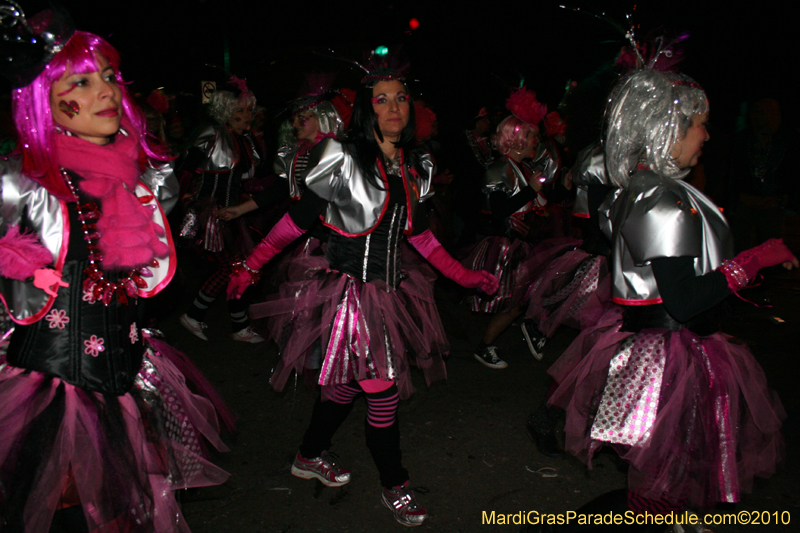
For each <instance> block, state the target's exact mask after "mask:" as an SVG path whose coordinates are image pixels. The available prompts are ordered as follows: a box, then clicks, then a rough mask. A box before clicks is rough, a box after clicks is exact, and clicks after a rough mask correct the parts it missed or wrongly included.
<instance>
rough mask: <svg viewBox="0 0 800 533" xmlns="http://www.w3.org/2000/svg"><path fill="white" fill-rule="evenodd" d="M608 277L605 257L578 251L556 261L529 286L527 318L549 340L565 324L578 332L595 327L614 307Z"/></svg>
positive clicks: (570, 252)
mask: <svg viewBox="0 0 800 533" xmlns="http://www.w3.org/2000/svg"><path fill="white" fill-rule="evenodd" d="M608 274H609V273H608V265H607V260H606V258H605V257H603V256H602V255H590V254H588V253H587V252H585V251H583V250H580V249H578V250H570V251H568V252H566V253H564V254H563V255H561V256H558V257H556V258H554V259H553V260H552V261H551V262H550V263H549V264H548V265H547V266H546V267H545V268H544V269H543V271H542V272H541V275H540V276H538V277H537V279H535V280H534V282H533V283H532V284H531V286H530V289H529V292H528V309H527V311H526V313H525V317H526V318H529V319H532V320H533V321H534V322H535V323H536V324H538V326H539V330H540V331H541V332H542V333H544V335H545V336H547V337H551V336H552V335H553V333H555V331H556V329H558V327H559V326H560V325H562V324H564V325H566V326H569V327H573V328H576V329H579V330H583V329H585V328H588V327H591V326H593V325H594V324H596V323H597V321H598V320H600V317H601V316H602V314H603V312H604V311H605V310H606V308H608V306H609V305H610V304H611V277H610V276H609V275H608Z"/></svg>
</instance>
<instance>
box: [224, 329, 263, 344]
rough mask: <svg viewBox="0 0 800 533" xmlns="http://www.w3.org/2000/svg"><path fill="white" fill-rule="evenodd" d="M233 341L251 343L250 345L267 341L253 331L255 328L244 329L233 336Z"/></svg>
mask: <svg viewBox="0 0 800 533" xmlns="http://www.w3.org/2000/svg"><path fill="white" fill-rule="evenodd" d="M231 337H233V340H235V341H240V342H249V343H250V344H258V343H259V342H264V341H265V340H266V339H265V338H264V337H262V336H261V335H259V334H258V333H256V332H255V331H253V328H251V327H250V326H247V327H246V328H244V329H240V330H239V331H237V332H236V333H234V334H233V335H231Z"/></svg>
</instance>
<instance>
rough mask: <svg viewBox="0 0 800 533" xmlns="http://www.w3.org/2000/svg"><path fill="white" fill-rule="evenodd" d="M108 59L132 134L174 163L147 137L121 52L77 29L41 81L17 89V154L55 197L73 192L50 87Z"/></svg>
mask: <svg viewBox="0 0 800 533" xmlns="http://www.w3.org/2000/svg"><path fill="white" fill-rule="evenodd" d="M98 55H101V56H103V57H105V58H106V59H107V60H108V62H109V64H110V65H111V66H112V67H113V68H114V70H115V71H116V78H117V83H118V84H119V88H120V91H121V92H122V108H123V117H124V118H127V122H128V124H129V125H130V128H132V129H133V131H131V132H130V133H131V134H133V135H136V137H137V138H138V139H139V144H140V145H141V146H142V148H143V149H144V151H145V153H147V155H148V156H150V157H152V158H154V159H158V160H167V159H171V157H170V156H169V154H167V153H165V152H162V151H159V149H158V148H157V147H151V146H150V145H149V144H148V143H147V140H146V138H145V135H144V132H145V131H146V128H145V119H144V115H143V114H142V112H141V111H140V110H139V108H138V107H137V106H136V104H135V103H134V102H133V100H132V99H131V97H130V95H129V94H128V91H127V90H126V87H125V82H124V80H123V79H122V75H121V74H120V73H119V70H118V69H119V54H118V53H117V51H116V50H115V49H114V47H112V46H111V45H110V44H108V42H107V41H105V40H104V39H102V38H101V37H98V36H97V35H94V34H91V33H87V32H82V31H76V32H75V33H74V34H73V35H72V37H71V38H70V39H69V41H67V43H66V45H64V48H63V49H62V50H61V51H60V52H59V53H58V54H56V55H55V56H54V57H53V59H52V60H51V61H50V63H48V64H47V66H46V67H45V69H44V70H43V71H42V73H41V74H39V76H37V77H36V79H34V80H33V82H31V83H30V84H29V85H27V86H25V87H21V88H19V89H14V91H13V93H12V102H11V112H12V116H13V117H14V123H15V125H16V128H17V138H18V141H19V142H18V143H17V150H18V151H20V152H21V153H22V171H23V172H24V173H25V175H26V176H28V177H30V178H31V179H33V180H35V181H37V182H39V183H40V184H42V186H44V187H45V188H46V189H47V190H48V191H50V192H51V193H53V194H55V195H57V196H59V197H61V198H71V196H72V194H71V193H70V190H69V188H68V187H67V185H66V183H64V179H63V178H62V176H61V169H60V166H59V164H58V161H57V160H56V156H55V153H54V150H53V146H54V145H55V142H54V136H55V135H57V133H56V131H55V127H54V123H53V114H52V112H51V110H50V89H51V87H52V86H53V83H55V82H56V81H58V80H59V79H60V78H61V77H62V76H63V75H64V73H65V72H67V70H69V73H71V74H83V73H89V72H95V71H97V68H98V66H97V56H98Z"/></svg>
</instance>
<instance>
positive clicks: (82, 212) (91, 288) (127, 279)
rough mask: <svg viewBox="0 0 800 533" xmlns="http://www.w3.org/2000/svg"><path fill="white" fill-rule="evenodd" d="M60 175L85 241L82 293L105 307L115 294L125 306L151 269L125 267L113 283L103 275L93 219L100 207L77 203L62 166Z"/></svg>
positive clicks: (94, 219)
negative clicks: (71, 198) (73, 198)
mask: <svg viewBox="0 0 800 533" xmlns="http://www.w3.org/2000/svg"><path fill="white" fill-rule="evenodd" d="M61 174H62V175H63V177H64V181H65V182H66V183H67V186H68V187H69V190H70V191H71V192H72V195H73V196H74V197H75V201H76V203H75V209H76V211H77V212H78V220H79V221H80V223H81V230H83V238H84V240H85V241H86V243H87V244H86V249H87V250H88V251H89V266H87V267H86V268H85V269H84V270H83V273H84V274H85V275H86V279H84V280H83V293H84V295H88V297H87V300H88V301H89V303H94V302H96V301H102V302H103V305H105V306H106V307H108V306H109V305H111V302H112V301H113V299H114V297H115V296H116V299H117V302H119V303H120V304H121V305H128V304H129V300H128V298H133V299H136V298H137V297H138V295H139V289H144V288H146V287H147V282H146V281H145V280H144V279H143V278H149V277H152V276H153V272H152V271H151V270H150V269H149V268H147V266H140V267H137V268H134V269H131V270H129V271H128V272H127V274H124V275H122V277H121V278H120V279H119V281H116V282H113V281H111V280H109V279H107V278H106V277H105V274H104V273H103V271H102V270H100V267H99V266H98V265H99V263H101V262H102V261H103V254H102V253H101V252H100V247H99V245H98V243H97V241H98V239H99V238H100V233H99V232H98V231H97V221H98V220H99V219H100V217H101V216H102V213H101V212H100V208H99V207H98V205H97V204H96V203H95V202H87V203H81V201H80V197H79V196H78V191H77V190H76V188H75V185H74V184H73V183H72V180H71V179H70V176H69V173H68V172H67V171H66V170H65V169H63V168H62V169H61ZM148 266H151V267H154V268H155V267H157V266H158V260H157V259H155V258H153V260H152V261H150V264H149V265H148Z"/></svg>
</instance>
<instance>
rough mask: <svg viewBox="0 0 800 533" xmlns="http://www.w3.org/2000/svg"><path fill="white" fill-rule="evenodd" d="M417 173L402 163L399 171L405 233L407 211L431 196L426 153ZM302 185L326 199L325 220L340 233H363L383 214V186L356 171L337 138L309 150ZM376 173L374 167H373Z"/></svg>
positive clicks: (432, 168) (430, 162)
mask: <svg viewBox="0 0 800 533" xmlns="http://www.w3.org/2000/svg"><path fill="white" fill-rule="evenodd" d="M419 160H420V166H421V167H422V169H423V170H424V172H423V174H422V175H417V174H416V172H413V171H412V169H410V168H409V167H408V165H407V164H406V163H405V156H403V164H402V168H401V173H402V175H403V182H404V183H405V185H406V193H407V202H408V213H409V217H408V219H407V221H406V227H405V233H407V234H408V233H411V231H412V227H413V226H412V225H413V221H412V218H411V215H412V214H413V213H414V212H415V210H416V206H417V204H418V203H419V202H422V201H425V200H426V199H428V198H430V197H431V196H433V190H432V188H431V182H432V178H433V174H434V173H435V171H436V165H435V164H434V162H433V160H432V159H431V156H430V154H423V155H422V156H421V157H420V158H419ZM308 166H309V168H311V170H310V171H309V173H308V174H307V175H306V178H305V182H306V186H307V187H308V188H309V189H310V190H312V191H314V193H315V194H316V195H317V196H319V197H320V198H322V199H324V200H327V201H328V208H327V210H326V211H325V224H326V225H327V226H329V227H331V228H333V229H334V230H336V231H338V232H339V233H341V234H342V235H364V234H366V233H369V232H371V231H372V230H373V229H375V226H377V225H378V222H380V221H381V218H382V217H383V215H384V214H385V211H386V206H387V204H388V201H389V194H388V191H387V190H382V189H378V188H376V187H375V186H373V185H371V184H370V183H369V181H367V177H366V176H364V175H363V174H362V173H361V171H359V169H358V166H357V165H356V161H355V159H354V158H353V155H352V154H351V153H350V152H349V151H348V150H347V149H346V148H345V147H344V146H343V145H342V144H341V143H340V142H339V141H337V140H335V139H324V140H323V141H321V142H320V143H319V144H318V145H317V146H316V147H314V149H313V150H312V151H311V158H310V160H309V164H308ZM375 172H376V174H378V169H377V168H376V171H375Z"/></svg>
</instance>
